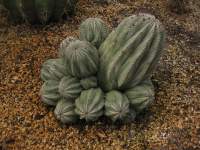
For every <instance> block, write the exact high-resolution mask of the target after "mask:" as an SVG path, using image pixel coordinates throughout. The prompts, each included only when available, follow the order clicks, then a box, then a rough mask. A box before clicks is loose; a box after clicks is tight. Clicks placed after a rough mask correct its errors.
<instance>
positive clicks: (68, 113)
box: [54, 99, 78, 124]
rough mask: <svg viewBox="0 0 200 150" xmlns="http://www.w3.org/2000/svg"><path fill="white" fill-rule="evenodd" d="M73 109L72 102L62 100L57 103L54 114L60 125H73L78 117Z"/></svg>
mask: <svg viewBox="0 0 200 150" xmlns="http://www.w3.org/2000/svg"><path fill="white" fill-rule="evenodd" d="M74 109H75V105H74V103H73V102H72V101H69V100H65V99H62V100H60V101H59V102H58V103H57V105H56V108H55V110H54V114H55V116H56V118H57V119H58V120H60V121H61V122H62V123H68V124H69V123H75V122H76V121H77V119H78V116H77V114H76V113H75V111H74Z"/></svg>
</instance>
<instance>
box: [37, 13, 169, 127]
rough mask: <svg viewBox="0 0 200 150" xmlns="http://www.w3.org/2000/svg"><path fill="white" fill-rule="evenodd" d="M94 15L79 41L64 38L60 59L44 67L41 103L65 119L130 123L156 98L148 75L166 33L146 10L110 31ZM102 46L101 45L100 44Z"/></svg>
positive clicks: (67, 121)
mask: <svg viewBox="0 0 200 150" xmlns="http://www.w3.org/2000/svg"><path fill="white" fill-rule="evenodd" d="M107 29H108V28H107V27H106V26H105V24H104V23H103V22H102V21H101V20H99V19H96V18H93V19H92V18H90V19H88V20H86V21H85V22H83V23H82V25H81V27H80V30H81V32H80V39H82V41H81V40H78V39H76V38H73V37H69V38H66V39H65V40H64V41H63V42H62V43H61V45H60V49H59V56H60V58H58V59H50V60H48V61H46V62H45V63H44V64H43V65H42V69H41V78H42V80H43V81H44V84H43V86H42V88H41V98H42V101H43V102H44V103H46V104H48V105H53V106H56V108H55V111H54V114H55V116H56V118H57V119H58V120H60V121H61V122H63V123H75V122H76V121H77V119H83V120H85V121H87V122H88V121H95V120H97V119H98V118H99V117H101V116H102V115H104V116H106V117H108V118H110V119H111V120H112V121H113V122H116V121H118V120H120V121H124V122H127V121H133V120H134V118H135V117H136V115H138V114H139V113H140V112H142V111H143V110H144V109H145V108H147V107H148V106H149V105H150V104H151V103H152V101H153V100H154V87H153V84H152V82H151V79H150V75H151V73H152V71H153V69H154V68H155V66H156V64H157V62H158V60H159V57H160V55H161V53H162V49H163V45H164V39H165V32H164V29H163V27H162V25H161V24H160V22H159V21H158V20H157V19H155V17H153V16H151V15H148V14H139V15H134V16H131V17H128V18H126V19H124V20H123V21H122V23H121V24H120V25H119V26H118V27H117V28H116V29H115V30H113V32H111V33H110V34H109V35H108V36H107V33H106V34H105V32H104V31H106V30H107ZM98 47H100V48H98Z"/></svg>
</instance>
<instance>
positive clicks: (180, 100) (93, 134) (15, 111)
mask: <svg viewBox="0 0 200 150" xmlns="http://www.w3.org/2000/svg"><path fill="white" fill-rule="evenodd" d="M198 3H199V2H198V1H197V0H196V1H191V3H190V10H189V11H187V12H186V13H184V14H176V13H173V12H172V11H171V9H170V8H169V7H168V3H167V1H166V0H156V1H155V0H146V1H145V0H144V1H141V0H123V1H113V2H111V3H109V4H97V3H95V2H93V1H92V0H79V2H78V6H77V11H76V15H75V16H73V17H70V18H67V20H65V21H64V20H63V21H61V22H59V23H52V24H49V25H47V26H31V25H28V24H20V25H14V24H12V23H10V22H9V21H8V19H7V13H5V12H4V11H2V12H1V16H0V113H1V119H0V150H11V149H20V150H21V149H31V150H35V149H37V150H38V149H41V150H43V149H44V150H45V149H52V150H54V149H55V150H60V149H69V150H73V149H75V150H79V149H81V150H82V149H83V150H84V149H86V150H90V149H91V150H92V149H95V150H96V149H97V150H98V149H100V150H104V149H105V150H112V149H113V150H121V149H127V150H129V149H130V150H148V149H151V150H198V149H200V99H199V98H200V34H199V33H200V30H199V29H200V26H199V25H200V5H199V4H198ZM138 12H144V13H151V14H153V15H155V16H156V17H157V18H158V19H159V20H161V21H162V22H163V24H164V25H165V27H166V31H167V33H168V37H167V44H166V48H165V53H164V55H163V57H162V58H161V60H160V62H159V65H158V67H157V69H156V70H155V71H154V74H153V76H152V79H153V83H154V85H155V88H156V100H155V102H154V104H153V105H152V106H151V107H149V108H148V109H147V110H146V111H145V112H144V113H143V114H141V115H140V116H139V117H137V118H136V120H135V121H134V122H133V123H129V124H124V125H121V124H111V123H110V122H109V121H107V120H106V119H104V118H102V119H101V120H100V121H98V122H96V123H92V124H85V123H82V122H80V123H79V124H78V125H62V124H60V123H59V122H57V121H56V119H55V117H54V115H53V111H52V108H49V107H46V106H45V105H44V104H43V103H42V102H41V100H40V97H39V95H38V93H39V90H40V87H41V85H42V81H41V80H40V77H39V76H40V68H41V64H42V63H43V62H44V61H45V60H47V59H49V58H56V57H57V55H58V47H59V43H60V42H61V41H62V40H63V39H64V38H65V37H67V36H78V27H79V25H80V23H81V22H82V21H83V20H85V19H86V18H88V17H100V18H102V19H103V20H104V21H105V22H106V23H107V24H108V25H109V26H110V27H111V28H114V27H116V26H117V25H118V24H119V22H120V21H121V20H122V19H123V18H125V17H126V16H130V15H131V14H135V13H138Z"/></svg>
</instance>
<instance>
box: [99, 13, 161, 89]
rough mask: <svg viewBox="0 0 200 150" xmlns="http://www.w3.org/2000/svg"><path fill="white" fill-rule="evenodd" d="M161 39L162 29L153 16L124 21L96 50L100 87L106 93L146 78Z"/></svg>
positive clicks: (156, 56)
mask: <svg viewBox="0 0 200 150" xmlns="http://www.w3.org/2000/svg"><path fill="white" fill-rule="evenodd" d="M164 40H165V32H164V28H163V27H162V25H161V24H160V22H159V21H158V20H157V19H156V18H155V17H154V16H152V15H146V14H139V15H137V16H136V15H133V16H131V17H128V18H126V19H124V20H123V21H122V22H121V23H120V25H119V26H118V27H117V28H116V29H115V30H113V32H112V33H111V34H109V36H108V38H107V39H106V40H105V41H104V43H103V44H102V45H101V47H100V49H99V54H100V70H99V80H100V82H99V83H100V85H101V87H102V88H103V89H104V90H105V91H110V90H113V89H126V88H130V87H134V86H135V85H137V84H139V83H140V82H141V81H143V80H144V79H145V78H147V77H149V76H150V75H151V73H152V71H153V69H154V67H155V65H156V64H157V62H158V59H159V58H160V55H161V52H162V50H163V46H164ZM130 83H131V84H130Z"/></svg>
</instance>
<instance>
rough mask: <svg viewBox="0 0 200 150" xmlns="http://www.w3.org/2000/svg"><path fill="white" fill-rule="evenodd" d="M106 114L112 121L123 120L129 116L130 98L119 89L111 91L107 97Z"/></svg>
mask: <svg viewBox="0 0 200 150" xmlns="http://www.w3.org/2000/svg"><path fill="white" fill-rule="evenodd" d="M105 115H106V116H107V117H109V118H110V119H111V120H112V121H114V122H115V121H117V120H123V119H125V118H127V117H128V116H129V100H128V98H127V97H126V95H124V94H122V93H121V92H119V91H110V92H108V93H107V94H106V98H105Z"/></svg>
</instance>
